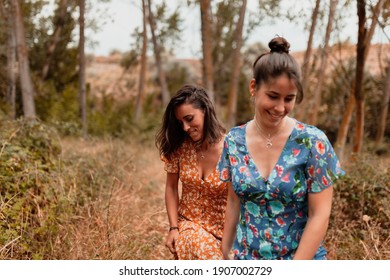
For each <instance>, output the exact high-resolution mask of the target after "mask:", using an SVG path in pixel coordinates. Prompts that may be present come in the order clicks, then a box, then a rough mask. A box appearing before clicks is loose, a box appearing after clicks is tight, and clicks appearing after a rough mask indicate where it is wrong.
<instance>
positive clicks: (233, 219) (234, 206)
mask: <svg viewBox="0 0 390 280" xmlns="http://www.w3.org/2000/svg"><path fill="white" fill-rule="evenodd" d="M239 217H240V200H239V198H238V197H237V195H236V193H235V192H234V190H233V186H232V184H229V191H228V197H227V204H226V213H225V225H224V229H223V236H222V248H221V249H222V254H223V258H224V259H225V260H228V259H230V256H229V254H230V250H231V249H232V246H233V242H234V239H235V238H236V226H237V223H238V220H239Z"/></svg>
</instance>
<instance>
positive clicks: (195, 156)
mask: <svg viewBox="0 0 390 280" xmlns="http://www.w3.org/2000/svg"><path fill="white" fill-rule="evenodd" d="M192 157H193V160H192V163H193V166H194V169H195V172H196V174H197V177H198V178H199V179H200V180H201V181H202V182H206V181H207V179H208V178H209V177H210V176H211V175H213V174H214V173H215V172H216V170H217V166H215V167H214V169H213V171H212V172H211V173H210V174H208V175H207V176H205V177H204V178H202V175H201V174H200V170H199V168H198V159H197V155H196V149H195V147H193V149H192Z"/></svg>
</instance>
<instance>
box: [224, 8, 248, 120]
mask: <svg viewBox="0 0 390 280" xmlns="http://www.w3.org/2000/svg"><path fill="white" fill-rule="evenodd" d="M246 2H247V1H246V0H243V1H242V5H241V8H240V17H239V19H238V23H237V28H236V31H235V32H236V33H235V39H234V44H235V46H234V49H233V64H232V72H231V79H230V86H229V95H228V118H227V126H228V127H232V126H234V125H236V116H237V94H238V93H237V92H238V83H239V78H240V72H241V46H242V41H243V39H242V30H243V28H244V19H245V11H246Z"/></svg>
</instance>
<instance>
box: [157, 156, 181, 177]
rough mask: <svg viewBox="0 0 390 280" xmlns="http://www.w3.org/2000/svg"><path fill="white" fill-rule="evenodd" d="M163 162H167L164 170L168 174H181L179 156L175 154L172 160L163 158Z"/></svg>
mask: <svg viewBox="0 0 390 280" xmlns="http://www.w3.org/2000/svg"><path fill="white" fill-rule="evenodd" d="M161 160H162V161H163V162H165V166H164V170H165V171H166V172H167V173H179V156H178V155H177V154H176V153H173V154H172V156H171V159H170V160H168V159H167V158H166V157H164V156H161Z"/></svg>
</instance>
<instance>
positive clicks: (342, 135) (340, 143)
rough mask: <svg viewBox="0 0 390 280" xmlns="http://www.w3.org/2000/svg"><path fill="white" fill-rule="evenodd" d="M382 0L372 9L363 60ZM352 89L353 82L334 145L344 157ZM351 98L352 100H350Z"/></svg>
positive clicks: (351, 103) (350, 117) (353, 102)
mask: <svg viewBox="0 0 390 280" xmlns="http://www.w3.org/2000/svg"><path fill="white" fill-rule="evenodd" d="M383 2H384V0H379V1H378V2H377V4H376V6H375V8H374V9H373V16H372V21H371V26H370V30H369V31H368V33H367V36H366V37H365V45H366V48H365V50H364V61H365V60H366V59H367V55H368V51H369V49H370V42H371V39H372V36H373V35H374V31H375V28H376V25H377V23H378V16H379V14H380V11H381V9H382V6H383ZM354 91H355V82H354V84H353V87H352V91H351V93H350V97H349V101H348V104H347V106H348V107H347V110H345V111H344V115H343V120H342V124H341V127H340V129H339V132H338V135H337V141H336V146H337V147H338V151H339V153H338V156H339V157H340V158H342V157H344V154H343V153H344V148H345V143H346V139H347V134H348V130H349V125H350V121H351V119H352V113H353V109H354V106H355V101H356V100H355V96H354ZM351 99H353V101H351ZM350 106H352V107H351V108H349V107H350Z"/></svg>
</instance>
